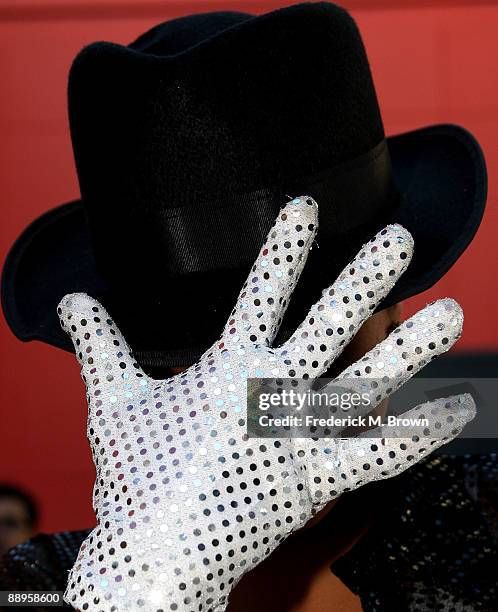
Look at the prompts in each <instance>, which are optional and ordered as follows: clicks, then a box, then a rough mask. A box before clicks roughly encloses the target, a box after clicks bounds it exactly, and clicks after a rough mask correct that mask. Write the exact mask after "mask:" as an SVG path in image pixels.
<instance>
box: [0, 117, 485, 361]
mask: <svg viewBox="0 0 498 612" xmlns="http://www.w3.org/2000/svg"><path fill="white" fill-rule="evenodd" d="M387 142H388V146H389V151H390V156H391V161H392V167H393V173H394V177H395V180H396V183H397V185H398V188H399V191H400V193H401V195H402V197H401V202H400V205H399V207H398V209H397V210H396V212H395V213H394V214H393V215H392V218H391V219H390V221H391V222H396V223H400V224H401V225H403V226H404V227H406V228H407V229H408V230H409V231H410V232H411V233H412V235H413V237H414V240H415V256H414V258H413V260H412V263H411V264H410V266H409V268H408V270H407V272H406V273H405V275H404V276H403V277H402V279H401V280H400V281H399V282H398V283H397V284H396V286H395V287H394V289H393V290H392V292H391V293H390V295H389V296H388V297H387V298H386V300H385V301H384V302H383V304H382V306H381V307H382V308H385V307H388V306H389V305H391V304H394V303H396V302H399V301H402V300H404V299H406V298H408V297H411V296H413V295H416V294H419V293H421V292H423V291H425V290H426V289H428V288H430V287H431V286H433V285H434V284H435V283H437V281H438V280H439V279H440V278H441V277H442V276H444V274H445V273H446V272H447V271H448V270H449V269H450V268H451V266H452V265H453V264H454V263H455V262H456V261H457V260H458V258H459V257H460V255H461V254H462V253H463V252H464V250H465V249H466V247H467V246H468V245H469V243H470V242H471V240H472V238H473V237H474V235H475V233H476V231H477V229H478V227H479V224H480V222H481V219H482V216H483V213H484V207H485V202H486V191H487V177H486V166H485V162H484V157H483V154H482V151H481V149H480V147H479V145H478V143H477V141H476V140H475V138H474V137H473V136H472V135H471V134H470V133H469V132H468V131H466V130H464V129H463V128H461V127H459V126H455V125H437V126H431V127H427V128H423V129H420V130H415V131H411V132H407V133H404V134H401V135H397V136H393V137H390V138H388V139H387ZM318 204H319V205H320V203H319V202H318ZM357 246H358V248H359V247H360V246H361V245H357ZM346 263H347V261H345V262H341V266H342V265H345V264H346ZM332 280H333V278H332V279H330V281H332ZM320 281H321V282H323V279H320ZM321 288H322V287H320V289H321ZM171 289H172V291H174V286H173V287H171ZM79 291H82V292H86V293H88V294H89V295H92V296H95V297H97V298H99V297H102V296H105V295H106V294H107V291H108V289H107V287H106V283H105V281H104V280H103V278H102V277H101V275H100V274H99V273H98V270H97V267H96V265H95V260H94V257H93V250H92V243H91V237H90V233H89V231H88V228H87V224H86V219H85V213H84V209H83V205H82V203H81V201H79V200H77V201H74V202H70V203H68V204H64V205H62V206H59V207H57V208H55V209H53V210H50V211H49V212H47V213H45V214H43V215H42V216H41V217H39V218H38V219H36V220H35V221H34V222H33V223H32V224H31V225H30V226H29V227H27V228H26V230H24V232H22V234H21V235H20V236H19V238H18V239H17V240H16V242H15V243H14V245H13V247H12V249H11V251H10V253H9V254H8V256H7V259H6V261H5V265H4V269H3V275H2V286H1V294H2V306H3V311H4V314H5V318H6V320H7V323H8V324H9V326H10V328H11V329H12V331H13V332H14V334H15V335H16V336H17V337H18V338H19V339H20V340H23V341H29V340H40V341H42V342H45V343H48V344H50V345H53V346H55V347H58V348H61V349H64V350H67V351H72V350H73V348H72V344H71V342H70V340H69V338H68V336H67V335H66V334H65V333H64V332H63V331H62V329H61V327H60V325H59V321H58V318H57V314H56V307H57V304H58V303H59V301H60V299H61V298H62V297H63V296H64V295H65V294H67V293H72V292H79ZM234 297H236V294H235V296H231V297H230V299H233V298H234ZM227 299H229V298H228V297H227ZM231 306H232V304H231V303H229V304H228V305H227V312H228V313H229V312H230V308H231ZM110 313H111V315H112V316H114V317H115V319H116V321H117V323H118V324H119V322H120V321H119V319H120V317H119V316H117V313H114V312H113V311H112V310H110ZM128 314H129V317H131V319H133V318H134V314H133V313H128ZM167 314H168V313H165V316H167ZM173 314H174V313H173ZM302 315H304V312H303V313H302ZM129 317H128V318H129ZM124 331H125V330H124ZM220 331H221V329H220V330H216V329H214V330H210V332H209V333H208V334H206V337H205V338H199V337H197V338H194V337H192V336H191V335H190V334H189V333H188V332H186V330H185V328H184V327H183V326H182V325H181V324H178V325H173V326H169V330H168V336H167V340H165V341H164V342H163V343H162V345H161V346H159V347H158V346H155V347H153V349H154V350H153V351H152V353H153V355H154V362H155V365H159V366H160V365H162V366H170V365H184V364H188V363H191V362H193V361H195V359H197V358H198V357H199V356H200V355H201V354H202V352H203V351H204V350H205V349H206V348H208V347H209V346H210V344H211V342H212V341H213V337H214V338H215V337H216V334H217V333H218V332H220ZM175 334H176V336H175ZM213 334H214V336H213ZM139 344H140V343H139ZM132 347H133V343H132ZM147 348H151V347H147V346H141V347H140V346H139V347H138V349H137V350H135V353H136V355H137V353H138V355H137V358H138V360H139V361H140V356H139V354H140V352H143V351H146V352H147ZM150 354H151V352H150V351H148V355H149V358H148V360H149V365H151V366H152V365H154V364H151V363H150ZM142 365H144V364H142ZM145 365H147V364H145Z"/></svg>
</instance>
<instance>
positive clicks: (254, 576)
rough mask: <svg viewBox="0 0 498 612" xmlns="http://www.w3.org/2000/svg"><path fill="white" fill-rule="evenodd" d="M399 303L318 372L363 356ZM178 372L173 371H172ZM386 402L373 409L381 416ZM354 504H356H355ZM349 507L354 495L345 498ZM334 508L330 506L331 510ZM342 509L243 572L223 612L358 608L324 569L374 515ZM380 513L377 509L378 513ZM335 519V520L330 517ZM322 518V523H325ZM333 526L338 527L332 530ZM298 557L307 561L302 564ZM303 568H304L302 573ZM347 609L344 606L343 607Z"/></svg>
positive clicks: (325, 513)
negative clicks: (357, 513)
mask: <svg viewBox="0 0 498 612" xmlns="http://www.w3.org/2000/svg"><path fill="white" fill-rule="evenodd" d="M401 310H402V305H401V304H400V303H398V304H395V305H393V306H390V307H389V308H386V309H384V310H381V311H379V312H377V313H375V314H373V315H372V316H371V317H370V318H369V319H367V321H366V322H365V323H364V324H363V326H362V327H361V328H360V330H359V331H358V333H357V334H356V336H355V337H354V338H353V340H352V341H351V342H350V343H349V345H348V346H347V347H346V349H345V350H344V352H343V353H342V355H341V356H340V357H339V358H338V359H337V360H336V361H335V363H334V364H333V367H332V368H331V369H330V370H329V371H328V372H326V373H325V374H324V376H325V377H333V376H335V375H337V374H339V373H340V372H341V371H342V370H343V369H344V368H346V367H347V366H349V365H351V364H352V363H354V362H355V361H356V360H357V359H359V358H361V357H363V355H365V353H367V352H368V351H370V350H371V349H373V348H374V347H375V346H376V345H377V344H379V342H381V341H382V340H384V339H385V338H386V337H387V336H388V335H389V333H390V332H391V331H393V329H394V328H395V327H397V326H398V325H399V324H400V320H401ZM183 369H184V368H175V370H176V372H178V371H181V370H183ZM387 403H388V400H385V401H384V402H382V404H381V405H380V406H378V407H377V409H376V413H377V414H385V411H386V410H387ZM356 501H357V500H356ZM349 502H350V503H353V504H354V503H355V497H354V496H350V497H349ZM338 504H339V506H338V507H337V508H336V506H337V505H338ZM345 506H346V508H345V509H344V510H342V506H341V503H340V498H337V499H335V500H333V501H331V502H330V503H329V504H328V505H327V506H326V507H325V508H324V509H323V510H322V511H321V512H320V513H319V514H318V515H317V516H315V517H314V518H313V519H312V520H311V521H310V522H309V523H308V524H307V525H306V526H305V527H304V529H302V530H301V531H300V532H297V533H296V534H294V535H293V536H291V537H290V538H289V539H288V540H286V542H285V543H284V544H283V545H282V546H281V547H280V548H279V549H278V550H277V551H275V553H273V554H272V555H270V557H268V559H266V560H265V561H264V562H263V563H261V564H260V565H258V567H256V568H255V569H254V570H253V571H251V572H249V573H248V574H246V576H244V577H243V579H242V580H241V581H240V583H239V584H238V585H237V586H236V587H235V589H234V590H233V592H232V593H231V595H230V605H229V608H228V611H229V612H232V611H233V612H249V611H252V610H254V609H258V610H259V611H260V612H270V611H273V610H283V609H285V610H292V611H293V612H321V610H323V606H324V602H326V605H327V609H329V608H330V609H335V607H336V606H337V607H338V608H339V607H341V609H354V610H356V609H358V606H359V603H358V601H357V598H356V597H355V596H354V595H353V594H352V593H351V592H350V591H349V590H348V589H347V588H346V587H345V586H344V585H343V584H342V583H341V582H340V581H339V580H338V579H337V578H335V577H334V576H333V575H332V574H331V572H330V565H331V564H332V563H333V562H334V561H335V560H336V559H338V558H339V557H341V556H342V555H344V554H346V553H347V551H348V550H350V549H351V548H352V547H353V546H354V544H355V543H356V542H357V541H358V540H359V539H360V538H361V537H362V536H363V535H364V534H365V533H366V531H368V528H369V526H370V524H371V523H372V522H373V520H375V516H376V515H377V513H378V512H379V506H378V504H375V503H372V505H371V506H370V508H371V510H370V511H368V510H366V511H365V513H364V515H362V516H364V520H362V521H361V522H358V521H357V520H356V519H355V518H353V519H351V518H350V517H351V516H354V514H355V513H350V512H349V510H348V504H345ZM380 511H381V510H380ZM336 515H337V516H336ZM325 517H327V518H326V520H323V519H325ZM336 524H338V525H339V528H338V529H334V528H333V526H334V525H336ZM302 559H306V560H307V563H306V564H304V565H303V563H302V562H301V561H302ZM303 568H306V569H303ZM345 605H347V606H348V607H347V608H343V606H345Z"/></svg>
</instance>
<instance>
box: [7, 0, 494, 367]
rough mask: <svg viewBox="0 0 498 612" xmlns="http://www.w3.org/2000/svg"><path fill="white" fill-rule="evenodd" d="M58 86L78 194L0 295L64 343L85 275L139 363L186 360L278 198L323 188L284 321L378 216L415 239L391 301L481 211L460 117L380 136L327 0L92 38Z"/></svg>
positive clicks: (22, 250)
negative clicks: (61, 314)
mask: <svg viewBox="0 0 498 612" xmlns="http://www.w3.org/2000/svg"><path fill="white" fill-rule="evenodd" d="M407 78H408V77H407ZM68 95H69V116H70V124H71V135H72V140H73V148H74V154H75V160H76V166H77V170H78V177H79V182H80V188H81V200H78V201H75V202H71V203H68V204H64V205H62V206H59V207H58V208H55V209H53V210H51V211H49V212H48V213H46V214H44V215H42V216H41V217H39V218H38V219H36V220H35V221H34V222H33V223H32V224H31V225H30V226H29V227H28V228H27V229H26V230H25V231H24V232H23V233H22V235H21V236H20V237H19V238H18V240H17V241H16V243H15V244H14V246H13V247H12V249H11V251H10V253H9V255H8V257H7V260H6V262H5V266H4V270H3V277H2V304H3V309H4V313H5V317H6V319H7V321H8V323H9V325H10V327H11V329H12V330H13V332H14V333H15V334H16V336H17V337H19V338H20V339H21V340H41V341H44V342H47V343H49V344H52V345H54V346H56V347H60V348H62V349H65V350H72V346H71V343H70V341H69V340H68V338H67V336H66V335H65V334H64V332H63V331H62V330H61V329H60V327H59V323H58V320H57V315H56V305H57V303H58V302H59V300H60V298H61V297H62V296H63V295H64V294H66V293H69V292H73V291H85V292H87V293H89V294H90V295H92V296H94V297H96V298H97V299H100V300H101V301H102V302H103V303H104V304H105V305H106V307H107V308H108V310H109V311H110V313H111V315H112V316H113V317H114V319H115V320H116V322H117V324H118V325H119V326H120V327H121V328H122V330H123V332H124V334H125V336H126V337H127V338H128V340H129V342H130V345H131V346H132V348H133V349H134V352H135V356H136V358H137V360H138V361H139V362H140V363H141V364H142V365H143V366H144V367H145V368H146V369H149V370H150V371H153V370H154V369H155V368H161V367H166V366H170V365H184V364H188V363H191V362H192V361H194V360H195V359H196V358H197V357H199V356H200V355H201V354H202V352H203V351H204V350H205V349H206V348H208V347H209V346H210V344H211V343H212V342H213V341H214V340H215V339H216V338H217V336H218V335H219V333H220V332H221V330H222V328H223V325H224V323H225V321H226V319H227V317H228V315H229V313H230V311H231V308H232V306H233V304H234V301H235V299H236V297H237V294H238V292H239V290H240V287H241V284H242V283H243V281H244V280H245V277H246V275H247V274H248V272H249V270H250V266H251V265H252V262H253V260H254V258H255V256H256V254H257V252H258V250H259V248H260V246H261V244H262V242H263V240H264V237H265V235H266V233H267V231H268V230H269V228H270V226H271V224H272V223H273V220H274V218H275V216H276V215H277V213H278V210H279V208H280V207H281V206H282V205H283V204H285V202H286V201H287V200H288V198H289V197H294V196H297V195H302V194H309V195H311V196H313V197H314V198H315V199H316V200H317V202H318V205H319V214H320V229H319V234H318V239H317V246H316V248H314V249H313V250H312V253H311V256H310V259H309V261H308V264H307V266H306V270H305V272H304V275H303V278H302V280H301V281H300V284H299V286H298V289H297V291H296V295H295V296H294V298H293V301H292V303H291V305H290V309H289V312H288V314H287V316H286V319H285V324H284V327H283V329H282V331H281V334H282V335H281V338H283V337H284V336H285V334H286V333H287V330H289V329H291V328H292V326H293V325H294V324H295V323H296V322H298V321H299V320H300V319H301V318H302V316H303V314H304V313H305V312H306V310H305V309H306V308H307V307H308V306H309V305H310V304H311V303H313V302H314V300H315V299H316V298H317V296H318V295H319V294H320V292H321V290H322V289H323V288H324V287H325V286H327V285H328V284H329V283H331V282H332V281H333V280H334V279H335V277H336V275H337V273H338V272H339V271H340V270H341V268H342V267H343V266H344V265H346V263H347V262H348V261H349V259H350V258H351V257H352V256H353V255H354V253H355V252H356V250H357V249H358V248H359V247H360V246H361V244H362V243H363V242H365V241H366V240H367V239H369V238H370V236H371V235H372V234H373V233H374V232H375V231H377V230H378V229H380V228H381V227H382V226H383V225H385V224H387V223H390V222H398V223H401V224H402V225H404V226H405V227H407V229H409V230H410V232H411V233H412V234H413V236H414V239H415V246H416V253H415V257H414V260H413V262H412V264H411V266H410V267H409V269H408V271H407V273H406V274H405V276H404V277H403V279H402V281H401V282H400V283H398V285H397V286H396V288H395V289H394V290H393V292H392V293H391V295H390V296H389V297H388V298H387V299H386V301H385V302H384V303H383V305H382V306H381V307H387V306H389V305H391V304H393V303H395V302H397V301H400V300H402V299H404V298H407V297H410V296H412V295H414V294H417V293H420V292H421V291H424V290H425V289H427V288H429V287H430V286H432V285H433V284H434V283H436V282H437V281H438V280H439V279H440V278H441V277H442V276H443V275H444V274H445V272H446V271H447V270H448V269H449V268H450V267H451V266H452V265H453V263H454V262H455V261H456V260H457V259H458V257H459V256H460V255H461V253H462V252H463V251H464V250H465V248H466V247H467V245H468V244H469V242H470V241H471V240H472V238H473V236H474V234H475V232H476V230H477V228H478V226H479V223H480V220H481V218H482V215H483V210H484V205H485V200H486V169H485V163H484V159H483V156H482V152H481V150H480V148H479V145H478V144H477V142H476V141H475V139H474V138H473V137H472V135H471V134H469V133H468V132H467V131H466V130H464V129H463V128H460V127H458V126H454V125H438V126H432V127H427V128H424V129H421V130H417V131H413V132H409V133H405V134H402V135H399V136H395V137H391V138H387V139H386V138H385V136H384V130H383V125H382V119H381V115H380V111H379V108H378V103H377V99H376V94H375V90H374V86H373V83H372V78H371V73H370V69H369V65H368V60H367V57H366V54H365V50H364V47H363V44H362V41H361V38H360V35H359V32H358V30H357V27H356V25H355V23H354V21H353V20H352V18H351V17H350V16H349V15H348V13H346V12H345V11H344V10H343V9H341V8H339V7H337V6H335V5H333V4H328V3H313V4H300V5H294V6H291V7H289V8H285V9H281V10H278V11H274V12H272V13H268V14H266V15H262V16H253V15H249V14H245V13H235V12H221V13H220V12H218V13H208V14H200V15H193V16H188V17H184V18H180V19H175V20H172V21H169V22H166V23H163V24H161V25H159V26H157V27H155V28H153V29H152V30H150V31H148V32H146V33H145V34H143V35H142V36H140V37H139V38H138V39H137V40H136V41H135V42H133V43H132V44H131V45H129V46H128V47H125V46H121V45H116V44H111V43H106V42H99V43H94V44H92V45H90V46H88V47H86V48H85V49H83V50H82V51H81V53H80V54H79V55H78V56H77V58H76V59H75V61H74V63H73V66H72V68H71V72H70V77H69V88H68Z"/></svg>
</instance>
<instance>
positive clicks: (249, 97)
mask: <svg viewBox="0 0 498 612" xmlns="http://www.w3.org/2000/svg"><path fill="white" fill-rule="evenodd" d="M69 114H70V122H71V131H72V137H73V145H74V151H75V158H76V164H77V168H78V175H79V179H80V186H81V192H82V196H83V199H84V201H85V203H86V204H87V206H88V207H89V208H90V214H91V208H92V207H94V206H96V207H97V208H98V209H99V215H100V214H102V210H103V209H104V208H105V209H109V208H111V209H112V208H118V209H119V210H120V212H121V213H122V212H123V210H127V209H135V208H140V209H142V210H143V209H144V208H157V207H159V208H160V209H162V208H176V207H178V206H184V205H191V204H195V203H204V202H206V201H212V200H214V199H216V198H217V197H218V196H219V194H220V193H223V194H225V193H227V192H232V191H234V192H240V191H243V192H247V191H253V190H257V189H260V188H263V187H268V186H271V185H276V184H278V185H282V186H284V187H287V186H288V188H290V184H291V183H292V184H294V183H295V181H296V177H299V176H307V175H310V174H312V173H315V172H318V171H321V170H323V168H325V167H330V166H332V165H334V164H337V163H340V162H343V161H345V160H348V159H353V158H355V157H357V156H358V155H361V154H362V153H365V152H366V151H368V150H370V149H371V148H372V147H374V146H375V145H377V144H378V143H379V141H381V140H382V138H383V128H382V121H381V118H380V113H379V110H378V105H377V100H376V96H375V90H374V87H373V83H372V79H371V75H370V69H369V66H368V61H367V58H366V54H365V50H364V47H363V44H362V41H361V38H360V35H359V33H358V30H357V28H356V25H355V23H354V21H353V20H352V19H351V17H350V16H349V15H348V14H347V13H346V12H345V11H344V10H343V9H340V8H339V7H337V6H335V5H332V4H326V3H324V4H303V5H295V6H292V7H289V8H287V9H281V10H279V11H275V12H273V13H269V14H266V15H263V16H259V17H252V16H249V15H245V14H242V13H211V14H206V15H195V16H191V17H186V18H183V19H176V20H173V21H170V22H166V23H165V24H162V25H161V26H158V27H156V28H154V29H153V30H151V31H149V32H147V33H146V34H144V35H143V36H141V37H140V38H139V39H138V40H137V41H136V42H135V43H133V44H132V45H130V47H123V46H120V45H115V44H110V43H95V44H93V45H90V46H89V47H87V48H85V49H84V50H83V51H82V52H81V53H80V55H79V56H78V57H77V58H76V60H75V62H74V64H73V67H72V70H71V74H70V80H69Z"/></svg>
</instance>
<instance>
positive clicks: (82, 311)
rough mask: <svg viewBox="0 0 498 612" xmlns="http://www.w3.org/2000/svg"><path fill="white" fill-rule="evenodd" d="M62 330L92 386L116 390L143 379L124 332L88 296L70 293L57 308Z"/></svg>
mask: <svg viewBox="0 0 498 612" xmlns="http://www.w3.org/2000/svg"><path fill="white" fill-rule="evenodd" d="M57 313H58V315H59V320H60V323H61V326H62V328H63V329H64V331H66V333H68V334H69V336H70V337H71V340H72V341H73V345H74V349H75V353H76V357H77V359H78V361H79V363H80V365H81V376H82V378H83V380H84V381H85V383H86V385H87V388H88V390H90V388H91V387H92V386H94V387H99V388H100V389H99V391H98V392H99V394H100V393H101V391H102V389H101V388H102V387H103V386H109V385H112V386H115V385H116V383H117V382H119V381H121V380H122V381H126V380H128V379H129V378H130V377H132V376H133V377H135V376H138V377H144V379H145V378H146V376H145V374H144V372H143V371H142V369H141V368H140V366H139V365H138V364H137V363H136V361H135V359H134V358H133V356H132V354H131V351H130V349H129V347H128V345H127V343H126V341H125V339H124V338H123V336H122V334H121V332H120V331H119V329H118V328H117V326H116V325H115V323H114V321H113V320H112V319H111V317H110V316H109V314H108V313H107V311H106V310H105V308H104V307H103V306H102V305H101V304H100V303H99V302H98V301H97V300H95V299H94V298H92V297H90V296H89V295H87V294H86V293H71V294H68V295H66V296H64V297H63V298H62V300H61V301H60V303H59V306H58V308H57Z"/></svg>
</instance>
